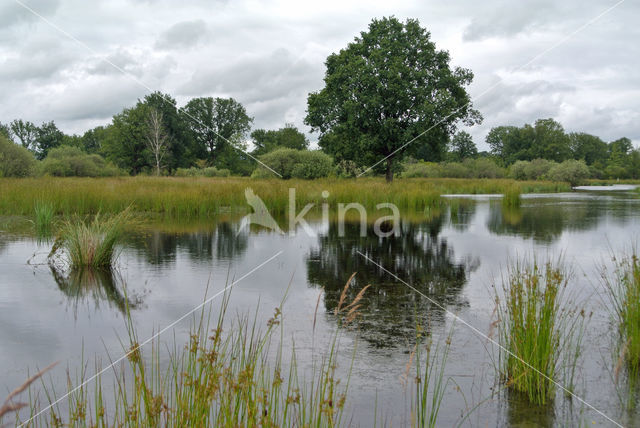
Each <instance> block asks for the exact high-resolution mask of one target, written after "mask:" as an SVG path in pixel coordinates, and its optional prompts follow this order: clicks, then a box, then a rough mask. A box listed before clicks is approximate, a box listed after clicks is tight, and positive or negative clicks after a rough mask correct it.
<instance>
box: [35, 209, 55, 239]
mask: <svg viewBox="0 0 640 428" xmlns="http://www.w3.org/2000/svg"><path fill="white" fill-rule="evenodd" d="M33 211H34V220H33V224H34V226H35V230H36V236H37V237H38V238H48V237H50V236H51V233H52V229H53V218H54V215H55V212H54V208H53V205H52V204H50V203H47V202H36V204H35V205H34V207H33Z"/></svg>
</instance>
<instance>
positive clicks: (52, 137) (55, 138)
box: [35, 121, 65, 160]
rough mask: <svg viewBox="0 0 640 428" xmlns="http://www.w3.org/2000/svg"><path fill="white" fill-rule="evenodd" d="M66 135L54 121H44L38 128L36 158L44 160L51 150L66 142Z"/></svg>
mask: <svg viewBox="0 0 640 428" xmlns="http://www.w3.org/2000/svg"><path fill="white" fill-rule="evenodd" d="M64 139H65V135H64V133H63V132H62V131H60V130H59V129H58V127H57V126H56V124H55V123H54V122H53V121H50V122H46V123H43V124H42V126H40V127H39V128H37V129H36V146H37V147H36V150H35V153H36V158H38V160H42V159H44V158H46V157H47V155H48V154H49V150H51V149H54V148H56V147H59V146H61V145H62V143H63V142H64Z"/></svg>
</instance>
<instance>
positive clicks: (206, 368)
mask: <svg viewBox="0 0 640 428" xmlns="http://www.w3.org/2000/svg"><path fill="white" fill-rule="evenodd" d="M228 301H229V294H225V295H224V296H223V300H222V303H221V304H220V309H219V312H218V316H217V321H216V318H215V315H214V314H213V311H212V310H211V309H209V310H205V309H204V307H205V306H203V309H202V310H201V311H200V313H199V314H197V315H196V316H195V317H194V319H193V322H192V328H191V333H190V335H189V339H188V343H186V344H185V346H184V347H181V346H180V345H178V344H177V343H174V344H173V346H171V345H169V347H167V345H166V343H164V342H162V343H161V342H160V340H159V339H157V338H155V339H153V340H151V341H150V343H148V346H149V348H150V349H149V350H148V352H144V350H143V346H144V345H145V342H142V341H141V340H140V338H139V337H138V335H137V332H136V330H135V327H134V324H133V322H132V319H131V315H130V312H127V327H128V335H129V338H128V341H125V343H126V345H125V347H124V351H125V353H126V358H125V359H123V360H122V363H123V364H122V365H120V364H117V365H114V367H113V370H114V371H115V385H114V390H113V394H114V397H113V399H108V398H105V397H107V396H108V393H107V390H106V389H104V386H103V384H102V382H101V376H97V377H96V379H95V380H93V379H92V380H93V381H94V382H96V383H95V384H94V385H92V386H86V385H84V381H85V380H89V379H88V377H87V374H86V366H85V365H83V367H82V368H81V371H80V373H79V374H78V375H77V376H76V379H75V380H74V381H73V382H72V381H71V379H69V386H68V387H69V391H70V394H69V397H68V405H67V404H64V405H60V403H59V402H58V401H59V400H57V399H56V397H57V395H56V393H55V391H53V390H45V397H46V398H45V399H46V400H48V401H49V403H50V406H51V408H50V409H48V412H47V413H46V414H45V413H43V414H42V415H40V416H38V417H36V418H33V419H31V416H28V418H29V419H25V420H22V421H21V420H18V422H19V423H20V422H22V423H28V425H29V426H32V427H39V426H49V425H54V426H70V427H81V426H109V427H110V426H119V427H140V426H166V427H184V426H216V427H237V426H265V427H267V426H268V427H276V426H307V427H334V426H341V425H343V423H342V417H343V411H344V408H345V401H346V399H347V389H348V384H349V377H350V370H348V371H347V372H346V373H345V372H344V371H339V370H338V357H337V355H338V348H339V334H340V333H339V330H338V331H337V332H336V333H335V335H334V336H333V337H332V338H331V339H330V340H329V342H328V348H327V349H326V350H325V351H324V352H323V354H322V356H321V358H320V359H318V360H314V362H313V365H312V368H311V373H310V375H308V377H307V375H305V377H304V378H303V377H300V376H299V375H298V369H297V361H296V354H295V349H294V350H292V352H291V355H290V359H289V361H286V359H285V357H284V346H283V341H284V340H283V334H284V333H283V329H282V322H283V315H282V305H280V306H279V307H277V308H276V309H275V312H274V314H273V317H272V318H270V319H269V320H268V321H267V322H266V325H264V326H262V327H261V326H260V325H259V322H258V317H257V315H255V316H254V317H253V318H250V317H249V316H243V315H239V316H238V317H237V318H235V319H234V320H233V321H229V320H227V318H228V317H227V316H226V312H227V306H228ZM352 303H353V302H352ZM346 307H350V308H353V307H354V305H351V303H349V304H348V305H347V306H345V308H346ZM345 315H346V314H345ZM278 332H279V334H278ZM166 350H168V352H169V363H168V368H164V367H161V363H160V360H161V359H163V360H164V359H165V356H164V355H163V356H161V353H163V352H165V351H166ZM287 363H288V367H286V364H287ZM96 371H98V372H99V373H100V372H101V369H100V367H99V365H98V364H97V363H96ZM74 384H75V385H78V386H77V387H75V386H74ZM38 396H39V394H38V393H37V392H35V391H30V397H32V402H31V412H30V415H36V414H37V412H38V408H37V407H38V406H37V405H36V404H37V402H38ZM66 400H67V397H65V401H66Z"/></svg>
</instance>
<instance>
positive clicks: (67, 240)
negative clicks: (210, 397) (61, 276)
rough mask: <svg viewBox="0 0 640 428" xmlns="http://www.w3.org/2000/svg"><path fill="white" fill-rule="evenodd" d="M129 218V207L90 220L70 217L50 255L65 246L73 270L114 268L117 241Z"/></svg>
mask: <svg viewBox="0 0 640 428" xmlns="http://www.w3.org/2000/svg"><path fill="white" fill-rule="evenodd" d="M129 221H130V213H129V210H128V209H126V210H125V211H123V212H121V213H120V214H117V215H114V216H110V217H107V218H105V217H103V216H101V215H100V214H96V215H95V216H94V217H93V219H92V220H89V221H83V220H81V219H79V218H78V217H75V218H74V219H68V220H66V221H65V222H64V224H63V225H62V229H61V231H60V235H59V237H58V239H57V240H56V242H55V244H54V246H53V249H52V250H51V254H50V257H52V256H53V255H55V254H56V253H57V252H58V251H59V250H61V249H64V250H65V251H66V253H67V256H68V258H69V260H68V261H69V264H70V266H71V268H72V269H81V268H106V267H110V266H112V265H113V263H114V261H115V258H116V252H115V246H116V243H117V242H118V240H119V239H120V237H121V236H122V233H123V231H124V228H125V226H126V225H127V224H128V222H129Z"/></svg>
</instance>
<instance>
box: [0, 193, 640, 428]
mask: <svg viewBox="0 0 640 428" xmlns="http://www.w3.org/2000/svg"><path fill="white" fill-rule="evenodd" d="M456 202H457V203H452V204H451V209H445V210H443V211H441V212H430V213H429V215H428V216H427V215H426V214H424V213H412V214H411V215H408V216H406V217H405V218H404V219H403V221H402V224H401V228H400V233H398V234H397V235H396V236H392V237H389V238H385V239H382V238H378V237H376V236H375V235H374V234H373V233H372V227H373V226H368V230H367V233H366V235H365V236H364V237H363V236H361V234H360V229H359V227H360V226H359V224H347V225H346V227H345V230H344V234H343V235H344V236H341V234H340V233H339V227H338V225H337V223H335V222H334V221H333V220H330V221H328V222H323V221H322V220H321V219H316V220H310V221H309V222H310V224H311V226H312V230H313V232H314V233H313V234H312V235H309V234H307V233H304V232H303V231H299V233H297V234H295V236H290V235H288V234H287V235H279V234H276V233H273V232H269V231H265V230H260V229H251V230H248V229H244V230H240V223H239V221H236V220H228V221H219V222H217V223H216V222H213V221H212V222H211V223H210V224H208V223H204V224H199V225H186V226H184V225H183V226H179V225H170V227H168V226H167V225H163V226H158V227H151V228H149V229H146V230H145V231H139V232H132V233H130V234H128V236H127V238H126V240H125V243H124V245H123V248H122V253H121V256H120V258H119V262H118V269H117V272H116V273H114V274H112V275H111V274H110V275H105V276H97V277H80V278H78V277H71V278H68V277H62V276H59V275H55V273H54V272H52V271H51V269H50V268H49V267H48V265H47V264H46V256H47V254H48V252H49V250H50V246H51V244H50V243H38V241H37V240H36V239H35V238H33V237H32V236H30V235H29V234H25V233H18V232H2V233H1V234H0V272H1V273H0V325H1V326H2V328H0V343H1V344H2V345H1V347H0V388H1V389H0V396H2V395H3V394H4V391H9V390H11V389H13V388H14V387H15V386H17V385H19V384H21V383H22V382H23V381H24V380H25V379H26V378H27V377H28V374H29V373H33V372H34V371H35V370H36V369H38V368H42V367H44V366H47V365H48V364H50V363H51V362H54V361H60V362H61V364H60V365H59V366H58V367H57V368H56V369H54V370H53V371H52V372H51V382H53V383H54V384H56V385H58V386H59V387H60V391H64V385H65V378H66V369H67V368H69V369H70V370H71V372H72V373H73V372H74V370H78V369H79V368H80V367H81V366H82V364H83V363H86V362H87V361H89V362H91V363H93V361H94V359H95V358H96V357H97V358H99V359H101V360H102V362H103V363H105V362H106V361H108V358H111V359H115V358H118V357H119V356H120V355H121V354H122V346H121V344H120V341H121V340H126V329H125V323H124V307H125V305H126V299H128V300H129V303H130V304H131V305H132V306H133V308H134V309H133V313H132V315H133V321H134V323H135V325H136V329H137V331H138V334H139V337H140V338H141V339H143V338H145V337H149V336H150V335H151V334H153V332H157V331H158V330H159V329H160V328H163V327H165V326H168V325H171V324H172V323H173V322H174V321H175V320H177V319H179V318H180V317H182V316H184V315H185V314H187V313H189V312H190V311H191V310H192V309H193V308H194V307H196V306H197V305H199V304H201V303H202V302H203V299H204V297H205V293H208V295H209V296H211V295H213V294H215V293H216V292H218V291H219V290H221V289H223V288H224V286H225V284H228V283H230V282H231V281H233V280H234V279H238V278H242V277H243V276H244V275H246V274H247V273H250V274H249V275H247V276H246V277H245V278H243V279H242V280H241V281H239V282H237V284H236V285H235V286H234V289H233V293H232V300H231V308H230V309H231V313H235V312H239V313H248V312H251V313H252V312H253V311H254V309H255V307H256V306H257V305H259V307H260V310H259V314H258V316H259V318H260V320H262V321H265V322H266V320H267V319H268V318H269V317H270V316H271V314H272V313H273V309H274V307H276V306H278V305H279V304H280V302H281V301H282V299H283V297H284V296H285V295H286V301H285V304H284V320H285V327H286V329H285V331H286V333H285V342H286V343H287V344H290V343H291V342H292V341H295V345H296V349H297V351H298V358H299V360H300V361H301V362H302V364H301V366H302V369H303V370H304V369H305V367H308V366H309V364H310V361H311V360H312V358H317V356H318V355H319V353H320V352H321V350H322V349H324V348H323V344H326V342H327V341H328V340H330V337H331V335H332V334H333V332H334V331H335V328H336V326H337V321H336V318H335V317H334V316H333V311H334V310H335V307H336V305H337V303H338V299H339V296H340V292H341V291H342V288H343V287H344V284H345V282H346V281H347V279H348V278H349V277H350V276H351V274H352V273H353V272H357V275H356V277H355V281H354V284H353V287H352V289H351V291H350V296H349V297H350V298H353V297H354V296H355V294H356V293H357V291H358V290H360V289H361V288H362V287H363V286H364V285H366V284H371V287H370V288H369V289H368V290H367V292H366V294H365V297H364V299H363V301H362V306H361V309H360V311H361V316H360V317H359V318H357V319H356V321H355V322H354V323H353V324H352V325H351V326H350V327H349V328H348V329H347V330H345V331H344V332H343V334H342V336H341V349H342V354H341V359H340V368H341V369H342V370H346V369H347V368H348V366H349V363H350V361H351V352H352V350H353V349H354V347H355V350H356V357H355V361H354V367H353V372H352V377H351V385H350V393H349V396H348V401H347V403H348V408H347V414H353V416H354V421H356V423H355V424H356V425H360V426H370V424H371V422H372V421H373V420H374V416H373V412H374V405H375V403H376V401H377V411H378V416H377V420H378V421H379V422H380V421H384V422H388V423H392V424H393V425H394V426H404V425H406V424H408V423H409V420H408V419H407V414H408V408H409V405H410V403H409V402H408V390H407V388H411V387H412V386H413V385H412V383H411V382H412V381H411V376H410V378H409V381H408V385H409V386H408V387H407V386H406V383H407V382H406V379H404V377H405V375H406V365H407V362H408V361H409V355H410V353H411V351H412V350H413V347H414V344H415V327H416V325H417V324H420V325H422V326H424V328H425V330H426V333H427V334H429V335H431V337H432V339H433V340H434V342H435V343H442V342H443V341H444V339H445V338H446V337H447V335H448V334H452V335H453V336H452V346H451V351H450V354H449V357H448V359H447V366H446V376H447V377H448V378H450V379H451V380H452V382H455V384H454V383H450V387H449V388H448V390H447V394H446V397H445V400H444V402H443V405H442V409H441V412H440V416H441V419H440V420H439V421H440V424H441V425H442V426H451V425H454V424H456V423H457V422H459V421H460V420H461V415H465V414H467V413H468V412H469V410H470V409H471V408H473V407H475V406H477V408H475V409H474V410H473V411H472V412H471V413H470V414H469V416H468V419H466V420H465V425H471V426H478V425H490V426H509V425H510V426H536V425H539V426H548V425H573V424H575V423H588V424H592V422H595V423H596V424H604V425H608V424H610V423H609V422H608V421H607V420H606V419H605V418H604V417H602V416H601V415H599V414H598V413H597V412H596V411H594V410H592V409H590V408H589V407H588V406H586V405H584V404H582V403H581V402H580V401H579V400H577V399H574V400H571V401H570V400H565V399H563V398H562V395H559V398H558V399H556V402H555V405H554V406H548V407H547V408H543V409H541V408H535V407H532V406H531V405H529V404H527V403H526V401H523V400H522V399H519V398H518V397H513V396H509V394H508V393H506V392H505V391H504V390H501V389H500V387H499V385H497V384H496V381H495V361H497V349H495V347H494V346H493V345H492V344H491V343H490V342H489V341H488V340H487V339H486V337H482V336H480V335H478V334H476V333H475V332H474V331H472V330H471V329H470V328H468V326H466V325H464V323H463V322H461V321H459V320H458V321H456V320H455V317H456V316H457V317H459V318H460V319H462V320H464V322H466V323H469V324H470V325H472V326H473V327H475V328H477V329H478V330H480V331H481V332H483V333H484V334H489V333H490V332H491V331H492V327H491V324H492V322H493V321H495V313H494V309H495V304H494V298H493V289H492V286H493V285H494V284H496V285H498V286H499V285H500V278H501V275H503V274H504V272H505V268H506V266H507V265H508V263H509V261H513V260H516V259H517V258H519V257H525V256H531V255H533V254H536V255H537V256H538V257H540V258H547V257H552V258H554V257H558V256H560V255H562V256H563V257H564V260H565V261H566V262H567V263H568V264H569V265H570V266H571V267H572V270H573V274H574V277H573V280H572V283H571V284H572V289H571V292H572V295H573V296H574V300H575V301H576V302H579V303H580V304H581V305H582V306H584V307H585V308H586V309H587V312H593V316H592V318H591V320H590V322H589V324H588V329H587V332H586V336H585V341H584V343H585V352H584V357H583V359H582V360H581V362H580V366H579V372H578V386H577V388H576V394H577V395H578V396H579V397H580V398H582V399H584V401H585V402H587V403H589V404H590V405H592V406H594V407H595V408H597V409H598V410H600V411H602V412H603V413H605V414H606V415H607V416H609V417H611V418H612V419H614V420H616V421H619V422H620V423H622V424H630V425H633V424H636V423H638V419H637V418H636V416H637V415H635V414H634V413H633V412H631V413H630V412H627V411H624V410H623V408H622V405H621V402H620V400H619V399H618V398H617V397H618V396H617V393H616V388H615V382H614V381H613V379H612V378H613V375H612V374H611V372H612V371H613V367H614V366H615V359H614V356H613V355H612V352H611V350H612V349H613V346H614V339H615V337H614V334H613V333H612V332H613V331H614V328H615V327H614V326H613V325H612V323H611V321H610V314H609V310H608V309H607V305H606V300H605V298H604V295H603V289H602V284H601V283H600V282H599V280H598V269H599V267H600V266H601V265H603V264H606V263H608V262H609V261H610V256H611V254H612V251H615V252H616V253H618V254H619V253H620V251H623V250H629V249H630V248H631V246H632V245H633V244H637V243H638V242H639V238H640V199H638V197H637V194H636V193H633V192H629V191H627V189H624V190H622V191H616V192H603V191H581V192H574V193H567V194H554V195H529V196H527V197H526V198H524V199H523V205H522V207H521V208H520V209H518V210H505V209H503V208H502V205H501V204H500V201H499V200H496V199H494V198H487V197H482V198H477V200H473V199H471V200H461V201H460V200H456ZM2 223H3V222H2V221H0V224H2ZM167 230H172V232H168V231H167ZM174 231H177V232H174ZM313 235H315V236H313ZM280 251H281V252H282V253H281V254H279V255H278V256H277V257H275V258H274V259H273V261H270V262H268V263H266V264H265V265H264V266H262V267H261V268H260V269H258V270H256V271H255V272H253V273H251V272H252V271H253V270H254V269H255V268H256V266H258V265H260V264H261V263H263V262H264V261H266V260H268V259H270V258H271V257H273V256H274V255H276V254H278V252H280ZM360 253H362V254H365V255H366V256H367V257H370V258H371V259H372V260H374V261H375V262H376V263H378V264H379V266H376V265H375V264H373V263H371V262H369V261H367V259H366V258H365V257H363V256H362V255H360ZM27 262H28V263H27ZM386 270H388V271H390V272H393V273H394V274H395V275H396V276H397V278H399V279H401V280H402V281H404V282H406V283H407V284H409V285H411V286H413V287H415V288H416V289H417V290H418V291H419V292H420V293H417V292H416V291H414V290H412V289H411V288H410V287H408V286H407V285H405V284H404V283H403V282H402V281H399V280H397V279H396V278H394V277H393V276H392V275H390V274H389V273H388V272H386ZM122 284H127V290H128V294H127V295H126V296H125V294H124V293H123V291H122ZM420 294H424V295H426V296H427V298H425V297H422V296H421V295H420ZM318 299H320V300H319V302H320V303H319V311H318V314H317V315H316V304H317V302H318ZM216 302H217V301H214V305H215V303H216ZM314 322H315V324H316V327H315V331H314V332H313V334H312V326H313V324H314ZM188 330H189V318H187V319H185V320H183V321H182V322H179V323H177V324H176V325H175V326H174V327H172V328H171V329H170V330H169V331H168V332H167V333H166V334H165V335H164V336H162V340H163V341H165V342H167V343H171V342H172V341H173V338H174V335H175V337H176V339H177V340H178V341H179V342H180V341H181V340H184V338H185V337H186V334H187V333H188ZM494 335H495V334H494ZM287 346H288V345H287ZM92 370H93V364H90V365H89V371H90V372H92ZM110 376H111V373H106V374H105V375H104V377H103V384H108V383H109V379H111V377H110ZM454 386H455V388H454Z"/></svg>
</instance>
